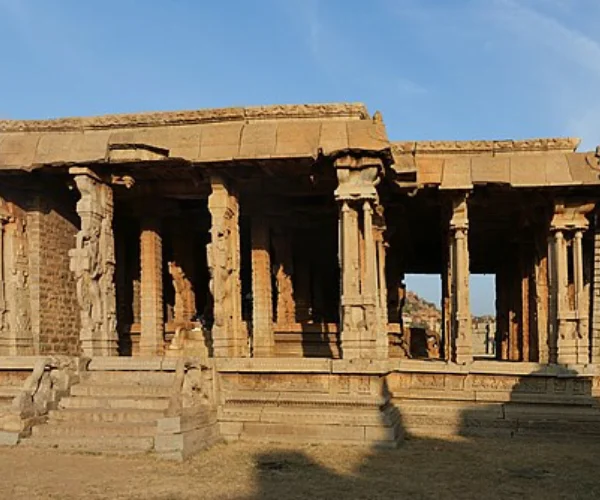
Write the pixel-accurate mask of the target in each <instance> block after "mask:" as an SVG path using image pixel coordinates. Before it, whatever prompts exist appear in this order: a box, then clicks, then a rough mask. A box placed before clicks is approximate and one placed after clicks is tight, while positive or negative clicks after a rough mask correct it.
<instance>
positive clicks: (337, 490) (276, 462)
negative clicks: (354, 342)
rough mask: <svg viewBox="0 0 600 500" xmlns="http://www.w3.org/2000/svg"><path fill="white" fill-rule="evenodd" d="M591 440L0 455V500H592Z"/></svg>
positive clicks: (598, 480) (598, 445) (596, 479)
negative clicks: (167, 458) (163, 457)
mask: <svg viewBox="0 0 600 500" xmlns="http://www.w3.org/2000/svg"><path fill="white" fill-rule="evenodd" d="M599 463H600V440H598V439H594V438H591V439H590V440H589V441H583V440H578V441H565V440H561V441H554V442H553V441H551V440H549V439H546V440H544V441H540V440H533V439H529V440H527V439H523V438H520V439H502V440H500V439H498V440H497V439H476V440H450V441H445V440H411V441H406V442H404V443H403V445H402V446H401V447H400V448H399V449H397V450H386V451H379V450H372V449H364V448H363V449H361V448H350V447H342V446H330V445H327V446H326V445H322V446H284V445H266V444H243V443H237V444H230V445H218V446H215V447H213V448H212V449H210V450H207V451H205V452H203V453H201V454H200V455H198V456H196V457H194V458H193V459H191V460H189V461H188V462H185V463H183V464H178V463H171V462H163V461H159V460H157V459H156V458H153V457H151V456H143V457H135V458H134V457H107V456H94V455H84V454H68V453H61V452H58V451H45V450H44V451H38V450H33V449H27V448H14V449H6V448H4V449H0V471H1V472H0V474H1V478H2V479H1V481H0V498H1V499H32V498H39V499H53V498H56V499H71V498H85V499H89V500H94V499H123V498H133V499H153V500H154V499H160V500H175V499H191V498H207V499H213V498H215V499H216V498H219V499H224V498H235V499H247V500H250V499H257V500H258V499H271V498H272V499H300V498H302V499H304V498H307V499H308V498H310V499H317V498H323V499H325V498H327V499H330V498H343V499H344V500H347V499H355V498H365V499H366V498H369V499H371V498H373V499H379V498H386V499H387V498H389V499H392V498H394V499H398V498H411V499H421V498H435V499H438V498H443V499H452V498H460V499H468V498H477V499H480V498H486V499H495V498H498V499H499V498H502V499H512V498H528V499H529V498H531V499H537V498H539V499H554V498H568V499H577V498H582V499H584V498H590V499H591V498H600V469H599Z"/></svg>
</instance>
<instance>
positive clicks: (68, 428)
mask: <svg viewBox="0 0 600 500" xmlns="http://www.w3.org/2000/svg"><path fill="white" fill-rule="evenodd" d="M155 433H156V422H154V423H150V422H148V423H142V424H139V423H138V424H135V423H114V422H111V423H104V424H98V423H93V424H90V423H83V424H82V423H73V422H61V421H56V422H53V421H50V422H49V423H47V424H44V425H38V426H35V427H33V429H32V437H33V438H34V439H35V438H38V437H60V438H64V437H77V436H79V437H84V438H91V437H96V438H100V437H116V436H121V437H126V438H127V437H153V436H154V435H155Z"/></svg>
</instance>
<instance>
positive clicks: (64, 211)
mask: <svg viewBox="0 0 600 500" xmlns="http://www.w3.org/2000/svg"><path fill="white" fill-rule="evenodd" d="M32 205H33V206H32V207H31V210H30V212H29V216H28V233H29V237H30V242H31V244H30V253H31V255H30V271H31V277H30V284H31V291H32V326H33V330H34V341H36V345H37V352H38V353H39V354H78V353H79V306H78V304H77V293H76V285H75V279H74V276H73V274H72V272H71V271H70V270H69V250H70V249H71V248H73V247H74V244H75V235H76V233H77V231H78V228H77V220H78V219H77V216H76V213H75V201H74V200H73V199H72V198H71V197H70V196H69V195H68V193H67V191H66V189H65V190H64V191H63V190H62V189H59V188H57V189H56V190H46V191H45V192H44V194H43V195H37V196H36V197H35V199H34V201H33V204H32Z"/></svg>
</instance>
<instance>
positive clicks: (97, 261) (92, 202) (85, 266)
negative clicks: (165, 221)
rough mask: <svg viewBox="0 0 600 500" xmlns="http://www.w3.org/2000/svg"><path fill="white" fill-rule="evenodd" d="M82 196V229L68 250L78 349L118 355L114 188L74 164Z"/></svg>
mask: <svg viewBox="0 0 600 500" xmlns="http://www.w3.org/2000/svg"><path fill="white" fill-rule="evenodd" d="M69 172H70V173H71V174H72V175H73V177H74V180H75V184H76V186H77V189H78V191H79V193H80V195H81V198H80V200H79V201H78V202H77V213H78V215H79V217H80V219H81V228H80V230H79V232H78V233H77V237H76V243H75V248H74V249H72V250H71V251H70V252H69V256H70V258H71V271H72V272H74V273H75V278H76V281H77V299H78V302H79V308H80V317H81V333H80V341H81V350H82V351H83V354H85V355H87V356H112V355H116V354H117V340H118V337H117V329H116V309H117V307H116V293H115V284H114V272H115V244H114V235H113V228H112V222H113V210H114V207H113V190H112V188H111V186H110V185H109V184H107V183H106V182H105V181H104V180H103V179H102V178H100V176H98V175H97V174H96V173H95V172H94V171H92V170H91V169H88V168H79V167H74V168H71V169H70V170H69Z"/></svg>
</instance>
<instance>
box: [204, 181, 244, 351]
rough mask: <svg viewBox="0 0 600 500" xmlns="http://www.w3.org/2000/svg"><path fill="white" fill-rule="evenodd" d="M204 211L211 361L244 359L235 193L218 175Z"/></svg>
mask: <svg viewBox="0 0 600 500" xmlns="http://www.w3.org/2000/svg"><path fill="white" fill-rule="evenodd" d="M210 182H211V194H210V196H209V197H208V210H209V211H210V215H211V221H212V225H211V229H210V236H211V242H210V244H209V245H207V257H208V266H209V271H210V292H211V295H212V303H213V319H214V321H213V327H212V342H213V354H214V356H215V357H219V358H225V357H244V356H248V353H249V346H248V338H247V337H246V335H245V333H244V332H243V330H242V289H241V282H240V229H239V214H240V210H239V203H238V198H237V193H235V191H234V190H233V189H232V187H231V186H230V185H229V183H228V182H227V180H226V179H225V178H224V177H223V176H221V175H211V179H210Z"/></svg>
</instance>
